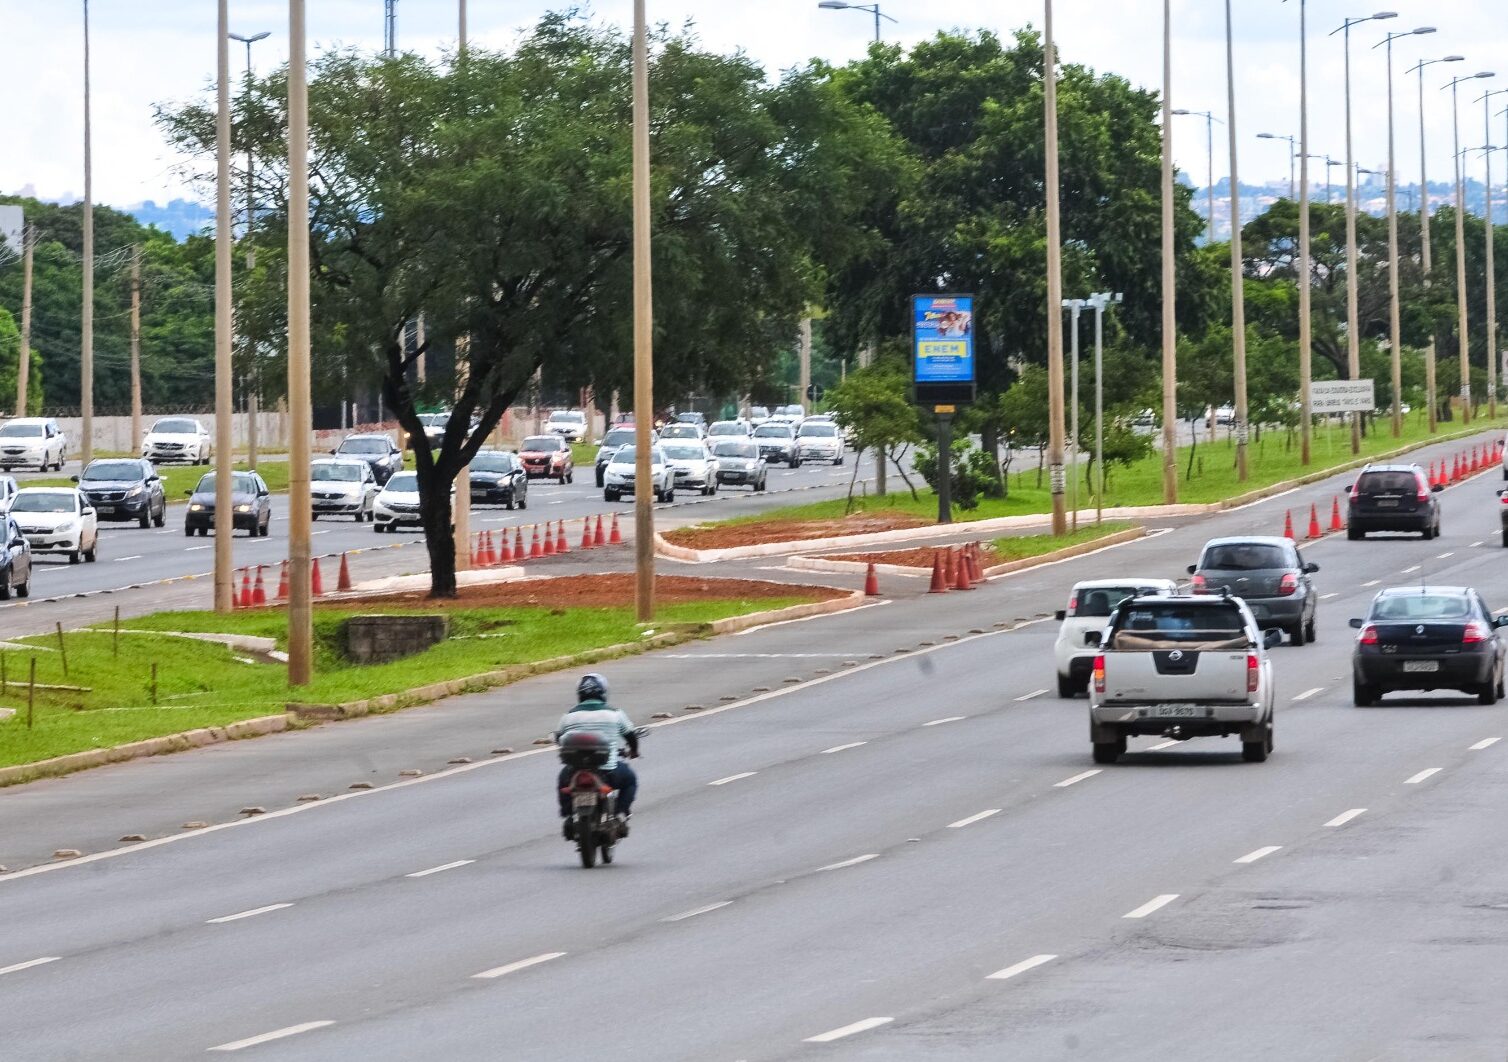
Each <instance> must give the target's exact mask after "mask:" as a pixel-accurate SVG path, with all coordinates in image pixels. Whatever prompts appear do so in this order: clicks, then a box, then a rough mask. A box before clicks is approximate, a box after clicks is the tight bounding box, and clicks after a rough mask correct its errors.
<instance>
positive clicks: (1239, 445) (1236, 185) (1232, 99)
mask: <svg viewBox="0 0 1508 1062" xmlns="http://www.w3.org/2000/svg"><path fill="white" fill-rule="evenodd" d="M1225 94H1226V106H1227V107H1228V108H1229V110H1228V114H1229V118H1230V121H1229V122H1228V123H1227V125H1226V130H1227V132H1228V133H1229V134H1230V136H1229V139H1230V288H1231V299H1230V326H1231V366H1232V368H1233V370H1234V381H1233V382H1234V385H1235V387H1234V390H1235V400H1236V401H1235V405H1236V423H1235V429H1236V479H1237V481H1239V482H1241V483H1244V482H1246V476H1247V463H1246V456H1247V455H1246V413H1247V403H1246V285H1245V276H1244V275H1243V272H1242V270H1243V268H1244V266H1245V263H1244V261H1243V260H1242V254H1241V178H1240V172H1239V167H1238V165H1237V156H1238V152H1237V148H1236V47H1235V39H1234V35H1233V33H1232V32H1231V0H1225Z"/></svg>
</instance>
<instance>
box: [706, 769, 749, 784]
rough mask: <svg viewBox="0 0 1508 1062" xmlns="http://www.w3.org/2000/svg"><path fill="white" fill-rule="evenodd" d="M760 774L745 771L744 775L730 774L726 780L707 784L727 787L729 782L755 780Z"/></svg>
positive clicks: (720, 779)
mask: <svg viewBox="0 0 1508 1062" xmlns="http://www.w3.org/2000/svg"><path fill="white" fill-rule="evenodd" d="M758 773H759V772H758V771H744V772H743V773H742V774H730V775H728V777H726V778H719V779H718V780H717V781H715V782H708V783H707V784H708V785H727V784H728V783H729V782H737V781H740V780H741V779H744V778H753V777H754V776H755V775H756V774H758Z"/></svg>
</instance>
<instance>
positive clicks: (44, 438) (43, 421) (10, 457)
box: [0, 417, 68, 472]
mask: <svg viewBox="0 0 1508 1062" xmlns="http://www.w3.org/2000/svg"><path fill="white" fill-rule="evenodd" d="M67 458H68V437H67V436H66V435H64V434H63V429H62V428H59V427H58V422H57V421H55V420H53V419H52V418H51V417H16V418H15V419H14V420H8V421H6V422H5V423H4V424H0V472H5V471H9V470H10V469H12V468H19V467H21V466H22V465H35V466H36V468H37V471H38V472H46V471H47V470H48V468H55V469H57V470H58V471H59V472H61V471H63V462H64V461H65V460H67Z"/></svg>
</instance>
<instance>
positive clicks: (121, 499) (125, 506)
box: [73, 457, 168, 527]
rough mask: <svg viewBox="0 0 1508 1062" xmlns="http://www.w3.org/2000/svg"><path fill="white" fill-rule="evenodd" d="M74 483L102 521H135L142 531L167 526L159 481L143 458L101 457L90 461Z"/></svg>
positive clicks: (166, 509) (166, 515)
mask: <svg viewBox="0 0 1508 1062" xmlns="http://www.w3.org/2000/svg"><path fill="white" fill-rule="evenodd" d="M73 481H74V482H75V483H77V484H78V485H79V490H81V491H83V492H84V497H86V498H88V499H89V503H90V504H91V505H93V506H94V512H95V515H96V516H97V517H98V518H99V519H101V520H135V521H136V522H137V524H138V525H139V526H141V527H146V526H147V525H148V524H155V525H156V526H158V527H161V526H162V525H163V524H165V523H167V519H168V500H167V498H166V496H164V494H163V492H162V479H161V477H160V476H158V475H157V470H156V469H155V468H153V467H152V462H150V461H148V460H147V459H145V458H134V457H128V458H118V457H102V458H100V459H99V460H97V461H90V462H89V467H87V468H85V469H84V474H83V475H82V476H74V477H73Z"/></svg>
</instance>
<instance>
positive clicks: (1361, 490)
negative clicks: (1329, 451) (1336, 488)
mask: <svg viewBox="0 0 1508 1062" xmlns="http://www.w3.org/2000/svg"><path fill="white" fill-rule="evenodd" d="M1443 489H1444V488H1443V487H1440V486H1439V485H1436V486H1433V487H1431V486H1430V485H1429V477H1428V476H1426V475H1425V473H1424V469H1422V468H1420V467H1419V466H1418V465H1367V466H1366V467H1365V468H1363V469H1362V470H1361V472H1360V473H1359V474H1358V475H1357V477H1356V482H1355V483H1353V484H1351V486H1350V488H1349V489H1348V491H1347V499H1348V500H1347V502H1346V510H1347V514H1346V515H1347V519H1346V537H1347V538H1348V539H1350V540H1351V541H1352V542H1355V541H1357V540H1358V539H1363V538H1366V537H1367V533H1368V532H1370V531H1418V532H1419V533H1420V534H1421V535H1423V536H1424V537H1425V538H1426V539H1430V538H1438V537H1439V536H1440V499H1439V498H1437V497H1435V495H1436V494H1439V493H1440V491H1441V490H1443Z"/></svg>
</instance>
